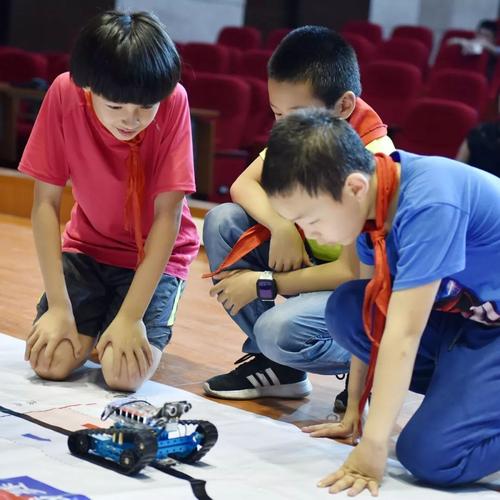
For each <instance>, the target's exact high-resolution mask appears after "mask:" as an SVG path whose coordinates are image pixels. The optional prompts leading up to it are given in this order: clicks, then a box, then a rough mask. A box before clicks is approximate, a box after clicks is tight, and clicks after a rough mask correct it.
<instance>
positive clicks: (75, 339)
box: [66, 334, 82, 359]
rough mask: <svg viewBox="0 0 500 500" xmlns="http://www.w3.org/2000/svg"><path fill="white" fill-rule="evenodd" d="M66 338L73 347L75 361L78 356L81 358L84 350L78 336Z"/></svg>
mask: <svg viewBox="0 0 500 500" xmlns="http://www.w3.org/2000/svg"><path fill="white" fill-rule="evenodd" d="M66 338H67V339H68V340H69V341H70V342H71V347H73V356H74V357H75V359H77V358H78V356H80V352H81V350H82V346H81V344H80V339H79V338H78V334H76V336H74V335H71V336H70V337H66Z"/></svg>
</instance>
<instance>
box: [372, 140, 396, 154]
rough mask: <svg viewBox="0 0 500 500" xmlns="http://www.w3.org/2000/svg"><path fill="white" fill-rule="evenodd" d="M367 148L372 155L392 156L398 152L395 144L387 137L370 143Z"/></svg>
mask: <svg viewBox="0 0 500 500" xmlns="http://www.w3.org/2000/svg"><path fill="white" fill-rule="evenodd" d="M365 148H366V149H368V151H370V152H371V153H384V154H385V155H390V154H391V153H394V151H396V148H395V146H394V143H393V142H392V140H391V138H390V137H389V136H387V135H386V136H384V137H381V138H380V139H375V140H374V141H372V142H370V143H368V144H367V145H366V146H365Z"/></svg>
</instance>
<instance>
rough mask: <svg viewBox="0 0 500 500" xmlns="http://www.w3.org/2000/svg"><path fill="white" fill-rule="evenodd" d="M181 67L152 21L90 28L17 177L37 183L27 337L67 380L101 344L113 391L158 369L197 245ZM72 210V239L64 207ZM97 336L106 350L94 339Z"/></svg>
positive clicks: (37, 359)
mask: <svg viewBox="0 0 500 500" xmlns="http://www.w3.org/2000/svg"><path fill="white" fill-rule="evenodd" d="M179 76H180V60H179V56H178V54H177V51H176V49H175V47H174V45H173V43H172V41H171V40H170V38H169V37H168V35H167V33H166V32H165V29H164V27H163V26H162V25H161V24H160V23H159V21H158V20H157V19H156V18H154V17H152V16H151V15H149V14H147V13H133V14H130V15H126V14H122V13H119V12H106V13H103V14H100V15H98V16H97V17H96V18H94V19H93V20H92V21H90V22H89V24H88V25H87V26H86V27H84V29H83V30H82V32H81V33H80V35H79V37H78V39H77V41H76V44H75V47H74V50H73V53H72V58H71V71H70V73H64V74H62V75H60V76H59V77H58V78H56V80H55V81H54V83H53V84H52V86H51V88H50V89H49V91H48V93H47V95H46V97H45V99H44V102H43V104H42V108H41V110H40V113H39V116H38V118H37V121H36V124H35V126H34V129H33V132H32V134H31V137H30V139H29V141H28V144H27V146H26V149H25V151H24V154H23V157H22V159H21V162H20V165H19V170H21V171H22V172H24V173H26V174H28V175H30V176H32V177H34V178H35V197H34V203H33V210H32V222H33V232H34V237H35V244H36V248H37V253H38V258H39V261H40V267H41V271H42V275H43V281H44V285H45V294H44V295H43V297H42V299H41V300H40V303H39V304H38V307H37V310H38V314H37V317H36V320H35V323H34V326H33V329H32V331H31V333H30V335H29V337H28V340H27V343H26V359H27V360H29V362H30V363H31V366H32V367H33V369H34V370H35V372H36V373H37V374H38V375H39V376H40V377H43V378H48V379H53V380H62V379H64V378H66V377H67V376H68V375H69V374H70V373H71V372H72V371H73V370H74V369H75V368H77V367H78V366H80V365H81V364H82V363H84V362H85V360H86V359H87V358H88V356H89V354H90V352H91V350H92V348H93V347H94V345H95V346H96V348H97V353H98V355H99V360H100V362H101V366H102V371H103V376H104V379H105V381H106V383H107V384H108V386H109V387H110V388H112V389H115V390H135V389H137V388H138V387H139V386H140V385H141V384H142V382H144V380H146V379H148V378H149V377H150V376H151V375H152V374H153V373H154V371H155V370H156V368H157V366H158V363H159V361H160V358H161V354H162V350H163V349H164V347H165V346H166V344H167V343H168V341H169V340H170V337H171V328H172V325H173V320H174V317H175V312H176V310H177V305H178V301H179V298H180V295H181V293H182V290H183V287H184V281H185V280H186V278H187V273H188V266H189V264H190V263H191V262H192V260H193V259H194V258H195V256H196V254H197V251H198V247H199V241H198V236H197V233H196V228H195V226H194V223H193V221H192V219H191V216H190V213H189V209H188V207H187V203H186V200H185V195H186V194H189V193H192V192H193V191H194V190H195V183H194V169H193V157H192V146H191V128H190V115H189V106H188V101H187V97H186V92H185V90H184V89H183V87H182V86H181V85H179V83H178V81H179ZM69 179H71V182H72V188H73V194H74V197H75V206H74V207H73V210H72V213H71V220H70V221H69V223H68V224H67V226H66V229H65V231H64V234H63V242H62V248H61V243H60V231H59V205H60V200H61V194H62V190H63V187H64V185H65V184H66V182H67V181H68V180H69ZM96 341H97V343H96Z"/></svg>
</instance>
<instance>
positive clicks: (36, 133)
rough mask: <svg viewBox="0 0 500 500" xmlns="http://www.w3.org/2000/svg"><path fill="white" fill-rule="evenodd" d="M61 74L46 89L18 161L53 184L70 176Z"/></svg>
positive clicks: (22, 168) (25, 169) (22, 167)
mask: <svg viewBox="0 0 500 500" xmlns="http://www.w3.org/2000/svg"><path fill="white" fill-rule="evenodd" d="M63 76H64V75H61V76H60V77H58V78H57V79H56V80H55V81H54V83H53V84H52V86H51V87H50V88H49V90H48V91H47V93H46V95H45V98H44V99H43V102H42V106H41V108H40V111H39V113H38V116H37V118H36V121H35V124H34V126H33V130H32V131H31V134H30V137H29V139H28V143H27V144H26V147H25V149H24V152H23V155H22V157H21V161H20V162H19V170H20V171H21V172H23V173H25V174H27V175H29V176H31V177H34V178H35V179H38V180H40V181H43V182H47V183H48V184H54V185H56V186H64V185H65V184H66V182H67V181H68V179H69V168H68V164H67V159H66V156H65V154H64V133H63V102H62V101H63V99H62V90H63V87H62V77H63Z"/></svg>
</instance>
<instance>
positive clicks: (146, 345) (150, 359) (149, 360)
mask: <svg viewBox="0 0 500 500" xmlns="http://www.w3.org/2000/svg"><path fill="white" fill-rule="evenodd" d="M142 352H143V353H144V355H145V356H146V361H147V364H148V369H149V368H151V366H152V365H153V349H151V346H150V345H149V343H148V342H145V343H144V344H143V346H142Z"/></svg>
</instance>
